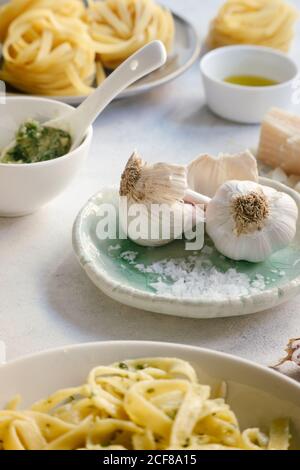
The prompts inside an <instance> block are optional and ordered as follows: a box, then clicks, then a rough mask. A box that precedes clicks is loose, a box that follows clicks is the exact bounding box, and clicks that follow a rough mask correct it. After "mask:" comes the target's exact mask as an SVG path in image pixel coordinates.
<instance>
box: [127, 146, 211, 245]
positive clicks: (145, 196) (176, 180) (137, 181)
mask: <svg viewBox="0 0 300 470" xmlns="http://www.w3.org/2000/svg"><path fill="white" fill-rule="evenodd" d="M186 190H187V180H186V168H185V167H184V166H182V165H173V164H167V163H156V164H150V163H147V162H145V161H143V160H142V159H141V158H140V156H139V155H138V154H137V152H134V153H133V154H132V156H131V157H130V159H129V161H128V163H127V165H126V167H125V169H124V171H123V174H122V176H121V182H120V202H119V218H120V225H121V227H122V230H123V231H124V232H125V233H126V235H127V236H128V237H129V238H130V239H131V240H132V241H134V242H135V243H136V244H138V245H141V246H149V247H158V246H164V245H167V244H169V243H171V242H172V241H173V240H175V239H177V238H179V237H181V236H182V234H183V232H184V233H186V232H189V231H190V230H192V229H193V228H194V227H195V226H196V225H198V224H199V223H200V221H201V223H202V224H203V223H204V211H203V210H202V208H200V207H196V206H195V205H193V204H189V203H185V202H184V197H185V193H186ZM137 205H138V206H139V207H138V209H139V215H138V217H139V221H140V223H139V233H140V237H137V236H136V234H133V230H130V227H132V226H133V225H134V221H135V220H136V214H134V213H132V212H134V211H135V208H137ZM153 205H160V206H161V205H165V210H166V212H165V213H162V212H161V211H159V209H158V207H157V208H155V207H153ZM168 211H170V213H172V214H174V216H172V217H169V218H168V220H170V224H169V225H168V228H169V233H168V234H167V237H165V236H164V234H163V230H162V228H163V227H164V223H166V213H167V215H168ZM153 233H154V236H153ZM203 244H204V240H203ZM202 246H203V245H202ZM201 248H202V247H199V246H198V249H201Z"/></svg>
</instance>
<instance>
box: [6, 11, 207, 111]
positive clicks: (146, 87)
mask: <svg viewBox="0 0 300 470" xmlns="http://www.w3.org/2000/svg"><path fill="white" fill-rule="evenodd" d="M171 12H172V15H173V16H174V18H175V21H176V19H177V21H181V22H183V23H184V24H185V26H186V27H188V28H189V29H190V31H191V32H192V34H193V37H194V41H195V48H194V51H193V54H192V55H191V57H190V58H189V60H187V61H186V62H185V64H183V65H182V66H180V67H178V68H177V69H176V70H174V72H172V73H169V74H167V75H166V76H165V77H163V78H158V79H156V80H153V81H151V82H149V83H145V84H143V85H131V86H130V87H129V88H128V89H127V90H125V91H124V92H123V93H121V94H120V95H119V96H118V97H117V99H124V98H129V97H131V96H134V95H137V94H142V93H145V92H147V91H150V90H152V89H153V88H156V87H158V86H161V85H165V84H167V83H169V82H170V81H172V80H174V79H175V78H177V77H179V76H180V75H182V74H183V73H185V72H186V71H187V70H188V69H189V68H190V67H191V66H192V65H193V64H194V63H195V62H196V60H197V59H198V57H199V55H200V51H201V38H200V36H199V34H198V32H197V30H196V28H195V26H194V25H193V23H191V22H190V21H189V20H188V19H186V18H185V17H184V16H183V15H179V14H177V13H175V12H174V11H172V10H171ZM0 58H1V54H0ZM7 96H10V97H16V96H19V97H23V96H28V97H34V98H43V96H42V95H27V94H26V93H24V94H23V93H21V92H20V93H19V94H18V93H17V92H16V93H8V94H7ZM47 98H48V99H50V100H56V101H60V102H65V103H67V102H68V103H71V102H72V103H73V104H75V103H80V102H81V101H83V100H84V99H85V98H86V95H78V96H76V95H70V96H53V97H47Z"/></svg>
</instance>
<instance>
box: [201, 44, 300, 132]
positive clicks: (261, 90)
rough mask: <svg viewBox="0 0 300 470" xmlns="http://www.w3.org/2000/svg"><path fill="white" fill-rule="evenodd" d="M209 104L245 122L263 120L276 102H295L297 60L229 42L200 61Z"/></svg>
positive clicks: (226, 116) (284, 105)
mask: <svg viewBox="0 0 300 470" xmlns="http://www.w3.org/2000/svg"><path fill="white" fill-rule="evenodd" d="M200 69H201V74H202V78H203V84H204V88H205V93H206V99H207V105H208V106H209V108H210V109H211V110H212V111H213V112H214V113H215V114H217V115H218V116H220V117H222V118H224V119H228V120H230V121H235V122H239V123H245V124H257V123H260V122H261V121H262V119H263V117H264V115H265V114H266V112H267V111H268V110H269V109H270V108H271V107H273V106H276V107H281V108H288V107H290V106H291V104H292V98H293V93H294V92H295V90H294V88H293V84H294V83H295V80H296V78H297V76H298V67H297V65H296V63H295V62H294V61H293V60H292V59H291V58H290V57H289V56H287V55H286V54H283V53H282V52H279V51H276V50H274V49H270V48H268V47H261V46H240V45H237V46H227V47H222V48H219V49H215V50H213V51H211V52H209V53H207V54H206V55H205V56H204V57H203V58H202V60H201V62H200Z"/></svg>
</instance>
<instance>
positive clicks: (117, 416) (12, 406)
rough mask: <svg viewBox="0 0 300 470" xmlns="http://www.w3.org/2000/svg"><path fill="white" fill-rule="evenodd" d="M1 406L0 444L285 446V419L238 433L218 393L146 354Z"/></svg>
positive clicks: (175, 364)
mask: <svg viewBox="0 0 300 470" xmlns="http://www.w3.org/2000/svg"><path fill="white" fill-rule="evenodd" d="M18 404H19V400H18V399H13V400H12V401H11V402H10V403H9V404H8V406H7V408H6V409H5V410H3V411H0V449H2V450H25V449H28V450H37V449H44V450H75V449H85V450H166V449H171V450H177V449H179V450H180V449H185V450H234V449H236V450H275V449H281V450H287V449H288V448H289V440H290V433H289V425H288V421H287V420H285V419H282V420H277V421H275V422H274V423H273V424H272V426H271V429H270V433H269V435H266V434H265V433H263V432H262V431H260V430H259V429H257V428H253V429H246V430H245V431H241V430H240V427H239V424H238V420H237V418H236V416H235V414H234V413H233V411H232V410H231V409H230V407H229V405H227V404H226V403H225V400H224V398H212V397H211V389H210V387H209V386H207V385H201V384H199V382H198V380H197V376H196V373H195V371H194V369H193V368H192V366H191V365H190V364H189V363H187V362H185V361H183V360H180V359H169V358H147V359H136V360H129V361H126V362H121V363H118V364H113V365H111V366H99V367H96V368H95V369H93V370H92V371H91V372H90V374H89V376H88V379H87V383H85V384H83V385H81V386H79V387H74V388H69V389H65V390H59V391H57V392H55V393H54V394H52V395H51V396H49V397H48V398H46V399H44V400H41V401H39V402H37V403H35V404H34V405H33V406H31V408H29V409H27V410H22V411H18V410H17V406H18Z"/></svg>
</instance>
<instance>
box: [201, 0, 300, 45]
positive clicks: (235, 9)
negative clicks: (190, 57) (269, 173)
mask: <svg viewBox="0 0 300 470" xmlns="http://www.w3.org/2000/svg"><path fill="white" fill-rule="evenodd" d="M298 17H299V13H298V12H297V10H296V8H294V7H293V6H292V5H290V4H289V3H288V2H287V1H285V0H255V1H253V0H227V1H226V2H225V4H224V5H223V6H222V7H221V9H220V10H219V13H218V15H217V16H216V18H215V19H214V20H213V22H212V24H211V28H210V32H209V37H208V44H209V46H210V47H211V48H216V47H222V46H228V45H232V44H255V45H260V46H267V47H273V48H274V49H279V50H282V51H284V52H287V51H288V50H289V48H290V45H291V42H292V40H293V37H294V25H295V22H296V20H297V18H298Z"/></svg>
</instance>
